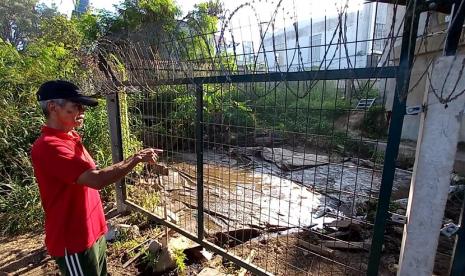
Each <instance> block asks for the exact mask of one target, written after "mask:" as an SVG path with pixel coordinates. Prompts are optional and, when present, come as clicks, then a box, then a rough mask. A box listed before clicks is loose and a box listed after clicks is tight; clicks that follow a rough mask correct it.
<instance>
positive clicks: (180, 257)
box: [173, 248, 187, 275]
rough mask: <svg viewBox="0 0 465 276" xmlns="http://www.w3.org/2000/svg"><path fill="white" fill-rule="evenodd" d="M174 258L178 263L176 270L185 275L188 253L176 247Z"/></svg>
mask: <svg viewBox="0 0 465 276" xmlns="http://www.w3.org/2000/svg"><path fill="white" fill-rule="evenodd" d="M173 258H174V262H175V263H176V270H177V271H178V273H179V274H181V275H183V273H184V271H185V270H186V259H187V257H186V254H185V253H184V250H182V249H178V248H175V249H174V250H173Z"/></svg>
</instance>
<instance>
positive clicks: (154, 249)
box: [148, 240, 162, 254]
mask: <svg viewBox="0 0 465 276" xmlns="http://www.w3.org/2000/svg"><path fill="white" fill-rule="evenodd" d="M148 250H149V252H150V253H152V254H160V251H161V250H162V245H161V243H159V242H158V241H156V240H152V241H151V242H150V243H149V247H148Z"/></svg>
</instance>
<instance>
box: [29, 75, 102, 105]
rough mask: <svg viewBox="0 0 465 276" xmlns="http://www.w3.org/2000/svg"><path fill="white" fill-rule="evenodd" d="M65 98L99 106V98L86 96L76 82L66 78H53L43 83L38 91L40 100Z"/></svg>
mask: <svg viewBox="0 0 465 276" xmlns="http://www.w3.org/2000/svg"><path fill="white" fill-rule="evenodd" d="M54 99H65V100H69V101H71V102H75V103H80V104H83V105H87V106H97V105H98V101H97V99H95V98H93V97H89V96H85V95H83V94H82V93H81V91H80V90H79V87H77V86H76V85H75V84H74V83H72V82H69V81H65V80H53V81H47V82H45V83H43V84H42V85H41V86H40V88H39V90H38V91H37V100H38V101H47V100H54Z"/></svg>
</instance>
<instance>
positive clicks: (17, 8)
mask: <svg viewBox="0 0 465 276" xmlns="http://www.w3.org/2000/svg"><path fill="white" fill-rule="evenodd" d="M37 3H38V0H3V1H2V2H1V3H0V38H2V39H3V40H4V41H6V42H9V43H10V44H12V45H13V46H14V47H16V48H17V49H20V50H22V49H24V48H25V47H26V44H27V43H28V42H29V41H30V40H31V39H32V38H33V37H35V36H36V35H37V32H38V30H39V21H40V20H41V19H43V18H50V17H53V16H55V15H56V14H57V10H56V7H55V6H52V7H51V8H48V7H47V6H45V5H37Z"/></svg>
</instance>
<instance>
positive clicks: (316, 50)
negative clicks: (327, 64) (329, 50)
mask: <svg viewBox="0 0 465 276" xmlns="http://www.w3.org/2000/svg"><path fill="white" fill-rule="evenodd" d="M321 38H322V35H321V34H317V35H312V36H311V37H310V41H309V42H310V43H309V45H308V46H309V48H308V61H309V62H310V63H311V64H312V65H313V63H315V62H320V61H321V51H320V50H321V48H322V47H323V46H322V45H321V44H322V43H321Z"/></svg>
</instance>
